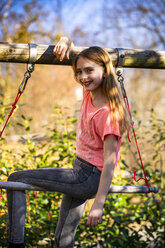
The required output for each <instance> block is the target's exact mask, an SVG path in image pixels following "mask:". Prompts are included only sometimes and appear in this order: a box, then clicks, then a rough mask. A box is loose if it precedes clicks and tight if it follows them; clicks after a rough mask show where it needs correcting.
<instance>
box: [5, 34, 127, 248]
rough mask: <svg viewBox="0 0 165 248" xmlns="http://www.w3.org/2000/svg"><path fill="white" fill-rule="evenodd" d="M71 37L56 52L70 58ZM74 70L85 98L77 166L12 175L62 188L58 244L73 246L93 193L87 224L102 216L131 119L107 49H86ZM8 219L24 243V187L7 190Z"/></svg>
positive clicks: (15, 241)
mask: <svg viewBox="0 0 165 248" xmlns="http://www.w3.org/2000/svg"><path fill="white" fill-rule="evenodd" d="M70 44H71V42H70V40H69V39H68V38H67V37H62V38H61V39H60V40H59V42H58V43H57V45H56V46H55V48H54V55H56V57H57V58H59V60H60V61H62V60H63V58H64V56H66V57H67V59H69V47H70ZM73 71H74V75H75V78H76V80H77V82H78V83H80V84H81V85H82V87H83V101H82V105H81V109H80V115H79V121H78V125H77V139H76V153H77V158H76V159H75V161H74V164H73V169H64V168H49V169H48V168H42V169H36V170H27V171H19V172H15V173H13V174H11V175H10V176H9V179H8V180H9V181H17V182H18V181H19V182H24V183H28V184H32V185H37V186H40V187H42V188H44V189H46V190H48V191H56V192H61V193H63V199H62V203H61V209H60V215H59V220H58V224H57V227H56V232H55V247H58V248H73V247H74V236H75V232H76V229H77V226H78V223H79V220H80V218H81V216H82V214H83V210H84V207H85V204H86V201H87V200H88V199H90V198H95V200H94V203H93V205H92V207H91V209H90V211H89V215H88V222H87V224H88V225H98V224H100V223H101V221H102V214H103V207H104V204H105V200H106V195H107V193H108V190H109V187H110V184H111V181H112V178H113V173H114V168H115V165H116V164H117V161H118V152H119V149H120V145H121V139H122V134H123V133H124V131H125V130H128V129H129V126H130V123H129V118H128V115H127V111H126V110H125V108H124V104H123V99H122V96H121V94H120V90H119V89H118V86H117V82H116V79H115V74H114V70H113V66H112V62H111V59H110V56H109V54H108V53H107V52H106V51H105V50H104V49H102V48H100V47H90V48H87V49H85V50H83V51H82V52H81V53H80V54H79V55H78V56H77V57H76V59H75V60H74V62H73ZM8 209H9V221H10V244H9V247H13V248H15V247H25V245H24V222H25V215H26V201H25V192H24V191H11V190H8Z"/></svg>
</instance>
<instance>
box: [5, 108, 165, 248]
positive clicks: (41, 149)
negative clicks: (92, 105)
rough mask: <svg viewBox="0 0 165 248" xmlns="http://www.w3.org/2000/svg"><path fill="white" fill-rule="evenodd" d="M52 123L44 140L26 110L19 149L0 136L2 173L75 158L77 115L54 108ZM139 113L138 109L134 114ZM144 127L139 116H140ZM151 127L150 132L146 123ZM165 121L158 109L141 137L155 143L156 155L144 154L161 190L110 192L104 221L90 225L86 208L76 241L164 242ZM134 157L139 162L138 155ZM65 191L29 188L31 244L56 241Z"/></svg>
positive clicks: (112, 247) (113, 245) (111, 245)
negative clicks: (149, 157)
mask: <svg viewBox="0 0 165 248" xmlns="http://www.w3.org/2000/svg"><path fill="white" fill-rule="evenodd" d="M53 116H54V123H53V125H52V126H50V125H49V126H48V125H47V126H45V129H46V133H47V134H46V136H45V138H46V140H47V141H46V142H36V140H37V139H36V137H33V136H31V135H30V130H31V119H30V118H28V119H27V118H26V117H25V116H22V117H21V119H22V121H21V122H20V123H18V125H19V126H20V127H21V128H23V129H24V130H25V131H26V138H25V137H24V138H22V145H20V146H19V149H18V148H17V150H16V151H15V150H14V149H11V148H8V146H7V145H6V144H5V143H4V140H2V139H1V140H0V164H1V167H0V178H1V180H6V179H7V177H8V176H9V174H10V173H11V172H13V171H16V170H25V169H32V168H42V167H62V166H64V165H65V167H66V165H67V168H69V167H71V166H72V163H73V160H74V159H75V156H76V154H75V138H76V132H75V124H76V120H75V118H73V117H69V116H67V115H66V113H65V111H64V110H62V109H61V108H59V107H56V108H54V111H53ZM135 118H136V115H135ZM136 123H137V125H138V126H139V127H141V125H142V124H141V122H140V121H138V119H136ZM147 127H150V128H151V129H152V132H150V135H149V136H148V135H147V132H148V128H147ZM164 129H165V122H164V121H163V120H157V119H156V117H155V114H154V111H153V110H152V111H151V119H150V121H149V123H148V124H147V126H146V127H143V137H142V139H143V143H144V144H145V145H147V144H148V143H150V144H151V149H152V156H153V159H152V161H151V160H146V161H145V165H146V172H147V175H150V184H151V185H158V186H159V193H157V194H153V193H152V194H136V195H135V194H109V195H108V196H107V200H106V204H105V207H104V215H103V221H102V224H100V225H98V226H95V227H89V226H87V224H86V223H87V217H88V211H86V212H85V213H84V216H83V218H82V219H81V221H80V225H79V227H78V230H77V233H76V239H75V240H76V241H75V247H77V248H78V247H79V248H80V247H81V248H82V247H96V246H97V245H100V247H106V248H120V247H127V248H132V247H137V248H138V247H155V248H157V247H165V241H164V236H165V201H164V193H163V188H164V175H163V167H162V165H163V162H164V157H163V156H164V152H163V151H164V146H165V132H164ZM129 149H132V148H131V147H130V145H129V144H128V143H127V142H126V140H124V141H123V145H122V149H121V159H120V166H121V169H122V170H123V171H124V170H125V169H126V170H127V171H128V170H130V171H132V170H133V168H132V167H131V169H130V166H129V165H128V161H126V154H127V153H128V150H129ZM135 160H136V161H137V164H138V159H137V158H136V154H135ZM132 181H133V179H132V177H131V178H127V179H120V180H119V179H117V178H116V179H115V178H114V181H113V184H120V185H121V184H123V185H126V184H127V185H129V184H132ZM60 201H61V194H59V193H48V192H38V191H35V192H31V191H29V192H27V219H26V225H25V227H26V237H25V239H26V242H27V244H28V247H30V248H32V247H33V248H34V247H54V231H55V227H56V224H57V219H58V214H59V208H60ZM0 218H1V225H0V237H1V238H0V247H6V245H7V237H8V225H7V223H8V213H7V199H6V194H5V193H4V192H3V195H2V198H1V204H0Z"/></svg>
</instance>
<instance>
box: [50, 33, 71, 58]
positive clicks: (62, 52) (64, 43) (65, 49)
mask: <svg viewBox="0 0 165 248" xmlns="http://www.w3.org/2000/svg"><path fill="white" fill-rule="evenodd" d="M72 46H74V44H73V42H71V41H70V39H69V38H68V37H67V36H62V37H61V38H60V40H59V41H58V43H57V44H56V45H55V47H54V49H53V54H54V55H56V57H57V58H58V59H59V60H60V61H62V60H63V59H64V57H65V56H66V58H67V59H69V48H70V47H72Z"/></svg>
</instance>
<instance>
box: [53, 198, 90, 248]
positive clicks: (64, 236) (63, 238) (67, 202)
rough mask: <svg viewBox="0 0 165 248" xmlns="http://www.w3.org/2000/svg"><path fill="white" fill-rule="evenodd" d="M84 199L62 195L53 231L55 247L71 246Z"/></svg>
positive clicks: (84, 202)
mask: <svg viewBox="0 0 165 248" xmlns="http://www.w3.org/2000/svg"><path fill="white" fill-rule="evenodd" d="M85 204H86V201H85V200H81V199H76V198H73V197H72V196H69V195H63V198H62V202H61V208H60V215H59V219H58V224H57V227H56V231H55V247H56V248H73V247H74V236H75V233H76V229H77V226H78V223H79V221H80V218H81V216H82V214H83V211H84V208H85Z"/></svg>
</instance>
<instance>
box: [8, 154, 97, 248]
mask: <svg viewBox="0 0 165 248" xmlns="http://www.w3.org/2000/svg"><path fill="white" fill-rule="evenodd" d="M100 175H101V172H100V171H99V170H98V169H97V168H96V167H95V166H93V165H91V164H89V163H88V162H86V161H84V160H82V159H80V158H76V159H75V160H74V164H73V168H72V169H63V168H42V169H35V170H25V171H18V172H14V173H12V174H11V175H10V176H9V178H8V181H14V182H23V183H27V184H32V185H36V186H40V187H42V188H44V189H46V190H47V191H55V192H60V193H63V194H64V195H63V199H62V203H61V208H60V214H59V219H58V224H57V227H56V231H55V247H59V248H62V247H63V248H73V247H74V236H75V232H76V229H77V226H78V223H79V220H80V218H81V216H82V214H83V210H84V207H85V204H86V201H87V199H90V198H93V197H94V196H95V194H96V193H97V190H98V186H99V181H100ZM7 198H8V212H9V225H10V226H9V232H10V238H9V241H10V242H12V243H23V242H24V226H25V217H26V194H25V191H13V190H7Z"/></svg>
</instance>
